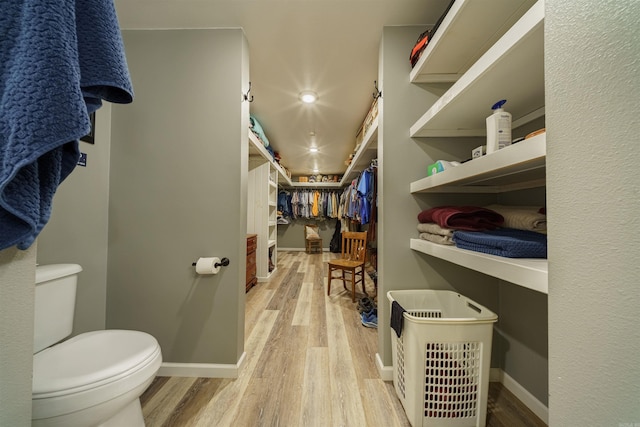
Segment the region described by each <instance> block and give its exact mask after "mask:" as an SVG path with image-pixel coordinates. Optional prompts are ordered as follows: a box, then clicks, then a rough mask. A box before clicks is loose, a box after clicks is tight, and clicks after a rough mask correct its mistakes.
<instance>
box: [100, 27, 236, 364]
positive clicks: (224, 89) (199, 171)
mask: <svg viewBox="0 0 640 427" xmlns="http://www.w3.org/2000/svg"><path fill="white" fill-rule="evenodd" d="M123 38H124V44H125V49H126V52H127V61H128V64H129V69H130V72H131V77H132V81H133V86H134V89H135V92H136V95H135V99H134V102H133V104H131V105H126V106H114V107H113V110H112V111H113V114H112V142H111V174H110V203H109V267H108V296H107V327H108V328H125V329H136V330H142V331H146V332H149V333H151V334H152V335H153V336H155V337H156V338H157V339H158V341H159V342H160V345H161V348H162V353H163V360H164V361H165V362H173V363H205V364H230V365H232V364H235V363H236V362H237V361H238V359H239V357H240V356H241V354H242V351H243V346H244V295H245V282H246V266H245V264H246V237H245V236H246V230H247V210H246V209H247V173H248V139H247V138H248V119H249V116H248V114H249V106H248V103H247V102H242V93H243V91H244V92H246V90H247V89H248V81H249V63H248V46H247V42H246V39H245V37H244V34H243V31H242V29H220V30H216V29H209V30H151V31H147V30H140V31H138V30H131V31H124V32H123ZM202 256H204V257H207V256H219V257H228V258H229V259H230V265H229V266H228V267H224V268H222V270H221V271H220V273H219V274H217V275H208V276H204V275H197V274H196V273H195V268H194V267H193V266H192V265H191V264H192V263H193V262H195V261H196V260H197V259H198V258H199V257H202Z"/></svg>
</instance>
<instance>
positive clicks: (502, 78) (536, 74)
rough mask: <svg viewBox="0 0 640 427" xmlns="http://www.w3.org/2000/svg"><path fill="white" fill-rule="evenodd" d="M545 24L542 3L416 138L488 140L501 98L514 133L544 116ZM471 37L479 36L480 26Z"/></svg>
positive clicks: (419, 125) (423, 123) (451, 93)
mask: <svg viewBox="0 0 640 427" xmlns="http://www.w3.org/2000/svg"><path fill="white" fill-rule="evenodd" d="M476 1H477V0H470V1H467V2H466V3H469V2H476ZM478 3H482V4H485V2H478ZM454 5H455V3H454ZM492 12H493V8H489V9H488V10H487V12H486V13H487V14H490V13H492ZM483 19H484V18H483ZM481 21H482V19H478V22H481ZM543 23H544V4H543V1H542V0H540V1H538V2H537V3H536V4H534V5H533V6H532V7H531V8H530V9H529V10H528V11H527V12H526V13H525V14H524V15H523V16H522V17H521V18H520V19H519V20H518V21H517V22H516V23H515V24H514V25H513V27H511V28H510V29H509V30H508V31H507V32H506V33H505V34H504V35H503V36H502V37H501V38H500V39H499V40H498V41H497V42H496V43H495V44H494V45H493V46H491V48H489V50H487V52H486V53H485V54H484V55H482V56H481V57H480V59H478V61H477V62H475V63H474V64H473V65H472V66H471V67H470V68H469V69H468V70H467V72H465V73H464V75H462V76H461V77H460V78H459V79H458V80H457V81H456V83H454V84H453V85H452V86H451V88H450V89H449V90H448V91H447V92H446V93H445V94H444V95H442V96H441V97H440V98H439V99H438V100H437V101H436V102H435V103H434V104H433V105H432V106H431V108H430V109H429V110H428V111H427V112H426V113H425V114H424V115H423V116H422V117H420V118H419V119H418V120H417V121H416V122H415V124H414V125H413V126H411V129H410V131H409V132H410V135H411V136H412V137H447V136H483V135H486V122H485V119H486V117H487V116H489V115H490V114H491V106H492V105H493V104H494V103H495V102H496V101H499V100H500V99H506V100H507V103H506V104H505V106H504V109H505V110H506V111H508V112H510V113H511V114H512V116H513V119H514V121H513V128H514V129H515V128H517V127H518V126H521V125H523V124H525V123H527V122H529V121H532V120H535V119H536V118H538V117H541V116H542V115H544V55H543V54H544V25H543ZM466 32H467V33H470V34H471V35H473V34H475V24H474V25H470V26H469V27H468V28H467V30H466ZM514 136H515V135H514ZM522 136H524V135H522Z"/></svg>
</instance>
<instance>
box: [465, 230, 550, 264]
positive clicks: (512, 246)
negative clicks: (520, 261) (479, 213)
mask: <svg viewBox="0 0 640 427" xmlns="http://www.w3.org/2000/svg"><path fill="white" fill-rule="evenodd" d="M453 242H454V243H455V245H456V247H459V248H461V249H469V250H472V251H476V252H483V253H486V254H491V255H498V256H503V257H508V258H546V257H547V236H546V235H545V234H540V233H536V232H534V231H527V230H516V229H514V228H500V229H497V230H490V231H455V232H454V233H453Z"/></svg>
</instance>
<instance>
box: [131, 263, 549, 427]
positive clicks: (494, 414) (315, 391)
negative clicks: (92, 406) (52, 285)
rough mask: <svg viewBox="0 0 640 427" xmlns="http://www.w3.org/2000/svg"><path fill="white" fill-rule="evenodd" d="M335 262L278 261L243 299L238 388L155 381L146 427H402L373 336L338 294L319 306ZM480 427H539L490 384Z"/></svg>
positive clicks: (220, 382)
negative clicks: (377, 361)
mask: <svg viewBox="0 0 640 427" xmlns="http://www.w3.org/2000/svg"><path fill="white" fill-rule="evenodd" d="M334 256H335V255H334V254H331V253H324V254H315V255H307V254H306V253H304V252H279V253H278V258H279V259H278V269H277V271H276V273H275V274H274V276H273V277H272V278H271V280H270V281H269V282H266V283H259V284H258V285H257V286H256V287H254V288H253V289H251V290H250V291H249V293H247V301H246V327H245V338H246V342H245V351H246V360H245V365H244V367H243V369H242V370H241V373H240V376H239V378H237V379H219V378H180V377H157V378H156V379H155V380H154V382H153V383H152V384H151V386H150V387H149V388H148V389H147V391H146V392H145V393H144V394H143V395H142V397H141V398H140V400H141V403H142V409H143V413H144V417H145V422H146V424H147V427H170V426H179V427H182V426H189V427H191V426H206V427H212V426H218V427H227V426H229V427H231V426H233V427H236V426H237V427H245V426H251V427H253V426H284V427H290V426H291V427H298V426H304V427H312V426H319V427H320V426H322V427H333V426H346V427H352V426H358V427H360V426H363V427H369V426H372V427H373V426H381V427H391V426H402V427H408V426H410V424H409V421H408V420H407V417H406V415H405V413H404V409H403V408H402V404H401V403H400V401H399V400H398V398H397V397H396V393H395V390H394V388H393V384H392V383H388V382H384V381H382V380H380V378H379V375H378V372H377V369H376V365H375V355H376V352H377V330H376V329H372V328H366V327H364V326H362V324H361V322H360V317H359V313H358V311H357V310H356V308H355V307H356V306H355V304H353V303H352V302H351V297H350V295H349V293H347V292H346V291H345V290H344V288H343V287H342V286H341V285H338V286H335V282H334V284H333V285H332V287H333V289H332V291H331V296H329V297H327V296H326V284H325V281H326V277H324V276H325V275H326V261H327V260H329V259H330V258H331V257H334ZM366 279H367V291H368V293H369V294H370V295H373V294H374V286H373V283H372V282H371V280H370V279H369V278H368V277H367V278H366ZM361 296H362V295H359V297H361ZM487 425H489V426H504V427H507V426H508V427H517V426H544V425H545V424H544V423H543V422H542V421H540V420H539V419H538V418H537V417H536V416H535V415H534V414H533V413H532V412H531V411H529V410H528V409H527V408H526V407H524V406H523V405H522V404H521V403H520V402H519V401H517V399H515V397H513V395H512V394H511V393H510V392H509V391H507V390H506V389H504V388H502V386H501V385H500V384H495V383H491V385H490V395H489V401H488V415H487Z"/></svg>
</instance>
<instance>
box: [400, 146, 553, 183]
mask: <svg viewBox="0 0 640 427" xmlns="http://www.w3.org/2000/svg"><path fill="white" fill-rule="evenodd" d="M546 147H547V143H546V134H545V133H543V134H540V135H537V136H534V137H532V138H529V139H526V140H524V141H520V142H518V143H517V144H513V145H510V146H508V147H505V148H503V149H502V150H498V151H496V152H493V153H491V154H487V155H485V156H482V157H479V158H477V159H473V160H470V161H468V162H466V163H463V164H461V165H460V166H456V167H454V168H451V169H446V170H444V171H442V172H440V173H437V174H435V175H431V176H428V177H426V178H423V179H421V180H419V181H415V182H412V183H411V193H503V192H506V191H513V190H521V189H525V188H536V187H543V186H545V185H546V181H545V178H546V176H545V159H546V151H547V150H546Z"/></svg>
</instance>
